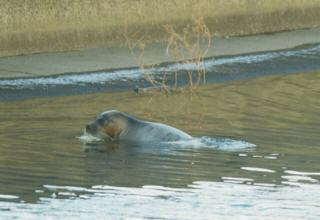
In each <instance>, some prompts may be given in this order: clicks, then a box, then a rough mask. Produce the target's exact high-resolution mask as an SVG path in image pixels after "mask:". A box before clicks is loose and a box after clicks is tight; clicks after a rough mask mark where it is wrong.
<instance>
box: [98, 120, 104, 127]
mask: <svg viewBox="0 0 320 220" xmlns="http://www.w3.org/2000/svg"><path fill="white" fill-rule="evenodd" d="M98 124H99V125H100V126H102V125H104V119H103V118H99V119H98Z"/></svg>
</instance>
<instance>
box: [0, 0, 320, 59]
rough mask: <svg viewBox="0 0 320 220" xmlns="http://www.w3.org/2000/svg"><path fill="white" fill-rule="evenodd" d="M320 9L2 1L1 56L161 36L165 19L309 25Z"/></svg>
mask: <svg viewBox="0 0 320 220" xmlns="http://www.w3.org/2000/svg"><path fill="white" fill-rule="evenodd" d="M319 11H320V0H10V1H8V0H0V57H1V56H2V57H3V56H12V55H20V54H30V53H39V52H52V51H70V50H78V49H84V48H97V47H109V46H119V45H123V44H124V38H123V34H124V33H128V35H129V36H130V35H132V34H133V33H134V32H135V31H140V32H141V33H147V35H148V36H149V38H150V39H152V40H155V41H156V40H163V39H164V38H165V33H164V31H163V25H164V24H174V25H176V26H177V27H179V26H180V27H182V26H184V25H185V24H187V23H189V22H190V21H191V19H192V17H198V16H203V17H204V18H205V21H206V23H207V25H208V26H209V28H210V30H211V32H212V33H214V34H217V35H222V36H225V35H250V34H256V33H265V32H275V31H283V30H292V29H298V28H309V27H315V26H320V13H319ZM125 30H126V31H125Z"/></svg>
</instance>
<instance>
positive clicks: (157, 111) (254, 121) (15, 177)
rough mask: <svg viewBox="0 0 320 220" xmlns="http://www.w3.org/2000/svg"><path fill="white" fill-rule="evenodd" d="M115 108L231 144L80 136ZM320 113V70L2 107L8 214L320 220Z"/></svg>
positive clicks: (0, 207)
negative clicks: (87, 140)
mask: <svg viewBox="0 0 320 220" xmlns="http://www.w3.org/2000/svg"><path fill="white" fill-rule="evenodd" d="M106 109H118V110H121V111H124V112H128V113H130V114H133V115H136V116H137V117H140V118H144V119H148V120H153V121H160V122H162V123H167V124H170V125H172V126H176V127H178V128H180V129H183V130H184V131H186V132H188V133H190V134H191V135H192V136H195V137H199V138H202V140H206V138H204V136H206V137H210V138H211V141H212V140H215V141H216V143H217V144H216V145H215V146H220V147H212V145H210V146H211V147H210V146H209V147H208V146H203V145H201V144H199V143H197V142H196V143H190V144H183V145H181V146H179V147H177V146H176V147H168V148H158V147H154V146H141V147H139V146H137V147H128V146H120V147H118V148H108V147H106V146H104V145H98V146H96V147H95V148H89V149H87V148H86V146H84V145H83V144H81V142H80V141H79V140H78V139H77V138H76V137H77V136H80V135H81V132H82V129H83V127H84V125H85V124H86V123H87V122H88V121H90V120H91V119H92V118H94V117H95V116H96V114H97V113H99V112H101V111H104V110H106ZM319 112H320V73H319V72H311V73H302V74H292V75H281V76H279V75H278V76H267V77H259V78H255V79H246V80H242V81H232V82H227V83H224V84H212V85H206V86H202V87H201V88H200V89H199V91H197V92H196V93H195V94H193V95H190V94H188V93H181V94H176V95H172V96H165V95H162V94H158V93H145V94H139V95H137V94H135V93H133V92H119V93H96V94H88V95H78V96H68V97H55V98H41V99H30V100H25V101H12V102H1V103H0V200H1V201H2V202H0V218H4V219H9V218H14V217H17V218H21V219H26V218H30V219H43V218H48V219H56V218H59V217H60V218H66V217H68V218H73V219H79V218H83V219H86V218H89V217H90V218H95V219H104V218H106V216H108V217H110V218H121V219H132V218H138V219H139V218H145V219H150V218H156V219H158V218H159V219H213V218H214V219H216V218H225V219H227V218H230V217H236V218H237V219H257V218H264V219H268V218H270V219H277V218H278V219H283V218H288V219H289V218H290V219H292V218H296V219H300V218H306V219H319V218H320V215H319V210H320V205H319V204H320V185H319V181H320V163H319V161H320V144H319V143H320V135H319V130H320V114H319ZM228 141H229V142H228ZM241 143H252V144H255V145H256V147H250V148H248V147H246V146H245V147H241ZM21 202H24V203H21Z"/></svg>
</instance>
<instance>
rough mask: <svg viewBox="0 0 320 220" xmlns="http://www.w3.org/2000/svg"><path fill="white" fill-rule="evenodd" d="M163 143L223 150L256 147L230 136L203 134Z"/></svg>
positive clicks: (182, 146) (176, 146) (177, 146)
mask: <svg viewBox="0 0 320 220" xmlns="http://www.w3.org/2000/svg"><path fill="white" fill-rule="evenodd" d="M163 144H169V146H171V147H175V148H211V149H218V150H224V151H239V150H249V149H252V148H254V147H256V145H255V144H252V143H249V142H246V141H242V140H234V139H230V138H211V137H205V136H204V137H200V138H192V139H190V140H183V141H173V142H165V143H163Z"/></svg>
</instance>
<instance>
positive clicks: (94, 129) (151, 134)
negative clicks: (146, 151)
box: [86, 110, 192, 143]
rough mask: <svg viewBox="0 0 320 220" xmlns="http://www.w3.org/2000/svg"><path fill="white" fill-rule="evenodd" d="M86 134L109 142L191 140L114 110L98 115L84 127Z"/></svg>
mask: <svg viewBox="0 0 320 220" xmlns="http://www.w3.org/2000/svg"><path fill="white" fill-rule="evenodd" d="M86 132H87V133H89V134H91V135H93V136H95V137H98V138H100V139H104V140H105V141H111V142H117V141H118V142H129V143H150V142H170V141H179V140H187V139H191V138H192V137H191V136H190V135H188V134H187V133H185V132H183V131H181V130H179V129H177V128H174V127H171V126H169V125H165V124H161V123H156V122H149V121H144V120H140V119H137V118H135V117H133V116H130V115H128V114H126V113H123V112H120V111H116V110H110V111H105V112H102V113H101V114H99V115H98V116H97V118H96V120H95V121H93V122H91V123H89V124H88V125H87V126H86Z"/></svg>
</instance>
